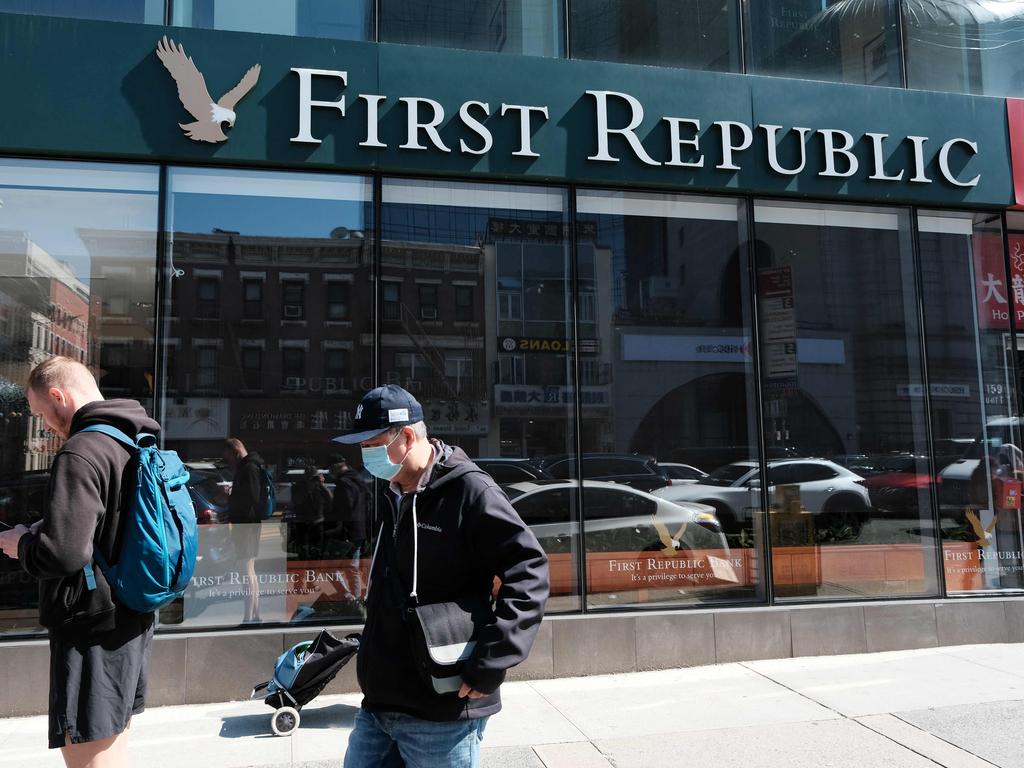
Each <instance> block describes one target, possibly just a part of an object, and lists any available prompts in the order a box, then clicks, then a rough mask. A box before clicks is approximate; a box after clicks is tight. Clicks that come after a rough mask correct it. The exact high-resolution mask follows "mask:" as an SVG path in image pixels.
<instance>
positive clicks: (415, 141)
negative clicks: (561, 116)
mask: <svg viewBox="0 0 1024 768" xmlns="http://www.w3.org/2000/svg"><path fill="white" fill-rule="evenodd" d="M156 55H157V56H158V57H159V59H160V61H161V62H162V63H163V65H164V66H165V67H166V69H167V71H168V72H169V73H170V74H171V76H172V77H173V78H174V81H175V83H176V84H177V86H178V96H179V99H180V100H181V104H182V106H183V107H184V108H185V109H186V110H187V111H188V112H189V113H190V114H191V115H192V117H193V118H194V121H193V122H191V123H179V126H180V127H181V129H182V131H183V132H184V133H185V135H186V136H188V138H190V139H192V140H193V141H197V142H208V143H219V142H223V141H226V140H227V139H228V134H227V133H225V131H224V126H225V125H226V126H228V127H232V126H234V124H235V120H236V113H235V107H236V105H238V103H239V102H240V101H241V100H242V98H243V97H244V96H245V95H246V94H247V93H248V92H249V91H250V90H252V88H253V87H255V85H256V82H257V80H258V79H259V76H260V65H259V64H255V65H252V66H251V67H250V68H249V69H248V70H247V71H246V72H245V74H244V75H243V76H242V79H241V80H240V81H239V82H238V84H237V85H235V86H234V87H233V88H231V90H229V91H227V92H226V93H225V94H224V95H223V96H221V97H220V98H219V99H217V100H216V101H215V100H214V99H213V98H212V97H211V96H210V92H209V90H208V89H207V86H206V82H205V79H204V77H203V74H202V72H201V71H200V70H199V69H198V68H197V66H196V65H195V64H194V63H193V61H192V59H191V58H190V57H189V56H188V55H187V54H186V53H185V49H184V47H183V46H181V45H180V44H176V43H175V42H174V41H173V40H170V41H169V40H168V39H167V38H166V37H165V38H163V39H162V40H161V41H160V42H159V43H158V44H157V49H156ZM290 71H291V72H294V73H295V75H296V76H297V77H298V84H299V99H298V104H297V111H298V132H297V133H296V135H295V136H293V137H291V139H290V141H291V142H292V143H293V144H300V145H301V144H307V145H308V144H320V143H321V141H322V140H321V139H318V138H317V137H316V136H314V135H313V129H312V115H313V110H330V111H332V112H336V113H337V116H338V117H339V118H344V117H345V112H346V96H345V95H344V94H342V95H341V96H339V97H338V98H337V99H336V100H334V101H323V100H317V99H314V98H313V82H314V78H318V79H321V80H333V81H335V82H336V84H337V85H338V86H339V88H340V89H344V88H347V87H348V72H346V71H342V70H333V69H311V68H306V67H292V68H291V70H290ZM585 94H586V96H587V97H588V98H589V99H590V100H591V103H592V104H593V107H594V123H593V127H594V133H595V136H596V146H597V151H596V152H595V153H594V154H592V155H588V156H587V160H588V161H592V162H595V163H618V162H620V161H621V160H622V159H623V158H624V157H626V154H625V153H629V155H631V156H632V158H633V159H635V160H637V161H639V162H640V163H642V164H644V165H646V166H654V167H658V166H663V167H666V168H691V169H693V168H704V167H705V157H704V151H705V150H706V149H707V147H708V143H710V144H711V145H712V147H713V148H714V149H715V150H717V152H718V155H717V157H718V158H720V162H719V163H718V164H717V165H715V166H714V167H715V168H716V169H718V170H721V171H727V172H736V171H740V170H742V168H741V166H740V162H741V160H742V157H741V155H742V153H744V152H746V151H747V150H749V149H750V148H751V147H752V146H753V145H754V137H755V132H756V131H760V132H763V133H764V134H765V138H766V142H765V149H766V153H765V154H766V156H765V158H764V160H766V161H767V163H768V166H769V168H771V170H772V171H773V172H774V173H776V174H779V175H781V176H790V177H792V176H798V175H800V174H803V173H805V172H809V171H808V170H807V166H808V163H809V162H816V163H817V164H818V166H817V168H818V170H817V175H818V176H820V177H823V178H831V179H849V178H854V177H858V176H860V177H862V178H866V179H869V180H871V181H878V182H903V181H907V182H910V183H912V184H921V185H924V184H931V183H933V181H935V179H933V178H930V177H929V176H928V175H927V173H926V168H927V167H928V163H929V160H930V159H931V157H932V156H931V154H930V153H931V151H932V150H931V149H926V147H925V145H926V144H927V143H928V141H929V138H928V137H927V136H915V135H907V136H900V137H897V136H890V135H889V134H886V133H873V132H866V133H864V134H863V136H860V137H854V136H853V134H851V133H849V132H847V131H844V130H842V129H839V128H808V127H799V126H794V127H791V128H784V127H783V126H781V125H771V124H764V123H761V124H758V125H755V126H751V125H748V124H746V123H744V122H740V121H736V120H715V121H712V123H711V125H712V126H713V127H714V131H709V132H708V133H707V134H706V135H704V136H703V137H702V135H701V128H702V126H701V121H700V120H697V119H694V118H689V117H673V116H663V117H661V118H660V121H661V122H664V123H665V124H666V125H667V128H668V141H667V142H666V143H665V144H664V145H663V146H661V147H660V148H659V149H660V152H653V150H649V149H648V148H647V147H645V146H644V144H643V143H642V142H641V139H640V137H639V136H638V134H637V129H638V128H640V126H641V124H642V123H643V122H644V119H645V112H644V106H643V104H642V103H641V102H640V101H639V100H638V99H637V98H635V97H634V96H632V95H630V94H628V93H623V92H617V91H607V90H587V91H585ZM355 98H356V99H357V100H362V101H364V102H365V103H366V124H365V133H364V136H365V138H364V140H363V141H360V142H359V146H360V147H364V148H368V149H387V148H388V145H387V144H385V143H384V142H382V141H381V139H380V135H379V131H378V128H379V122H380V112H381V105H382V104H384V103H385V102H386V101H387V100H388V97H387V96H383V95H380V94H368V93H360V94H356V95H355ZM397 101H398V102H399V103H401V104H402V105H404V108H405V113H406V131H405V142H404V143H402V144H400V145H399V146H398V148H399V149H402V150H410V151H430V152H440V153H447V154H451V153H453V152H458V153H459V154H462V155H477V156H479V155H487V154H488V153H490V152H492V151H493V150H494V137H493V134H492V133H491V131H490V129H488V127H487V126H486V125H485V121H486V120H488V118H490V117H491V116H492V115H493V114H494V113H495V112H497V115H498V116H499V117H500V118H503V119H506V120H512V121H516V122H517V123H518V129H519V131H518V144H517V145H516V146H514V147H510V148H508V150H510V152H511V155H512V156H514V157H523V158H539V157H540V154H539V153H538V152H536V151H535V149H534V147H533V142H532V140H531V139H532V135H533V132H534V131H535V130H536V129H537V128H539V127H540V126H541V125H543V123H545V122H547V121H549V120H550V119H551V115H550V110H549V108H548V106H547V105H526V104H506V103H502V104H500V106H497V107H496V108H495V109H492V105H491V103H490V102H488V101H482V100H474V99H470V100H467V101H464V102H463V103H462V104H461V105H460V106H459V109H458V116H457V119H458V121H459V122H460V123H461V125H462V127H463V128H465V130H466V132H467V138H468V139H469V140H468V141H467V138H461V139H459V143H458V146H457V147H455V146H449V145H448V144H446V143H445V142H444V141H443V140H442V138H441V134H440V131H439V128H440V127H441V126H442V125H443V124H444V123H445V119H446V117H447V116H446V114H445V110H444V107H443V106H442V105H441V104H440V102H438V101H435V100H434V99H431V98H427V97H424V96H402V97H399V98H398V99H397ZM610 111H614V112H615V113H616V114H619V115H622V114H624V115H627V116H628V119H627V120H624V121H623V120H618V121H613V120H612V118H611V117H610ZM791 136H795V137H796V141H797V142H798V147H799V157H798V158H797V160H796V161H791V162H790V163H789V164H788V165H785V164H783V162H782V160H781V159H780V157H779V154H780V153H779V148H778V145H779V143H780V142H781V141H783V140H784V139H786V138H787V137H791ZM812 136H817V137H819V138H820V150H819V151H817V152H815V153H814V155H815V156H814V158H813V160H812V159H811V158H810V157H809V155H811V154H812V153H811V152H809V151H808V145H809V144H810V138H811V137H812ZM613 139H614V140H615V146H614V148H613V146H612V143H613ZM702 142H703V143H702ZM901 142H906V143H907V144H908V145H909V148H910V153H909V157H910V161H909V162H908V163H907V167H904V168H900V169H899V170H898V171H897V170H896V169H894V168H888V169H887V168H886V167H885V155H886V151H887V150H889V151H890V153H891V150H892V149H894V148H895V147H896V146H897V145H898V144H899V143H901ZM858 143H860V144H862V147H864V148H867V149H868V150H869V151H868V152H867V153H866V155H864V156H865V157H868V158H869V160H868V161H867V162H863V163H862V162H861V159H859V158H858V155H857V153H856V152H855V151H856V150H858V146H857V145H858ZM613 150H614V151H613ZM954 153H956V154H957V155H958V157H959V159H963V158H969V157H970V156H974V155H977V154H978V144H977V142H975V141H972V140H970V139H967V138H952V139H949V140H947V141H945V142H944V143H943V144H942V145H941V146H940V147H939V148H938V153H937V155H938V156H937V161H938V162H937V163H936V165H937V167H938V171H939V174H940V175H941V177H942V180H944V181H945V182H946V183H948V184H950V185H952V186H954V187H974V186H977V184H978V182H979V181H980V179H981V175H980V174H976V175H974V176H973V177H968V178H961V177H960V176H959V175H958V174H957V172H955V171H954V170H953V169H952V168H951V163H950V156H951V155H952V154H954Z"/></svg>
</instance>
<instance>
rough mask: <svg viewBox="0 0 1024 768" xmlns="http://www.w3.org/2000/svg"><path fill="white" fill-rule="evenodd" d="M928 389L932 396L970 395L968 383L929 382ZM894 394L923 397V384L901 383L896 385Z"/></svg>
mask: <svg viewBox="0 0 1024 768" xmlns="http://www.w3.org/2000/svg"><path fill="white" fill-rule="evenodd" d="M928 389H929V390H930V391H931V393H932V397H970V396H971V387H970V385H969V384H937V383H933V384H929V385H928ZM896 394H897V395H899V396H900V397H924V385H923V384H902V385H900V386H898V387H896Z"/></svg>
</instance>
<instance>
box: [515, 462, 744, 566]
mask: <svg viewBox="0 0 1024 768" xmlns="http://www.w3.org/2000/svg"><path fill="white" fill-rule="evenodd" d="M577 488H578V483H577V481H575V480H540V481H536V482H526V483H514V484H512V485H508V486H505V492H506V493H507V494H508V496H509V498H510V499H511V500H512V506H513V507H515V509H516V511H517V512H518V513H519V516H520V517H522V518H523V520H524V522H526V524H527V525H529V526H530V529H531V530H532V531H533V532H534V534H535V535H536V536H537V538H538V539H539V540H540V542H541V544H542V545H543V546H544V549H545V550H546V551H547V552H549V553H553V552H565V551H569V549H570V546H571V542H572V539H573V537H574V536H576V535H577V534H578V533H579V523H578V522H577V520H578V515H577V514H576V513H575V512H574V509H575V506H574V505H575V503H576V492H577ZM583 511H584V514H585V515H586V517H585V519H584V531H585V537H586V549H587V551H588V552H651V551H659V550H666V549H670V550H683V549H687V550H702V549H714V550H724V551H726V552H727V551H728V545H727V544H726V541H725V537H724V536H723V535H722V531H721V528H720V526H719V524H718V520H717V519H716V518H715V515H714V509H712V508H711V507H709V506H705V505H703V504H693V503H689V502H681V503H677V502H670V501H668V500H666V499H660V498H658V497H657V496H653V495H651V494H649V493H644V492H643V491H638V490H636V489H634V488H630V487H629V486H626V485H621V484H618V483H606V482H601V481H600V480H584V481H583Z"/></svg>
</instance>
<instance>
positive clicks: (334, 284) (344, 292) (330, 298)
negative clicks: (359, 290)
mask: <svg viewBox="0 0 1024 768" xmlns="http://www.w3.org/2000/svg"><path fill="white" fill-rule="evenodd" d="M351 292H352V285H351V283H348V282H345V281H342V280H331V281H329V282H328V283H327V319H328V320H348V319H349V298H350V295H351Z"/></svg>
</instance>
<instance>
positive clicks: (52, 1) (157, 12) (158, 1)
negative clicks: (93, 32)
mask: <svg viewBox="0 0 1024 768" xmlns="http://www.w3.org/2000/svg"><path fill="white" fill-rule="evenodd" d="M0 13H29V14H33V15H35V16H68V17H70V18H74V19H95V20H97V21H130V22H136V23H139V24H163V23H164V0H0Z"/></svg>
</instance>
